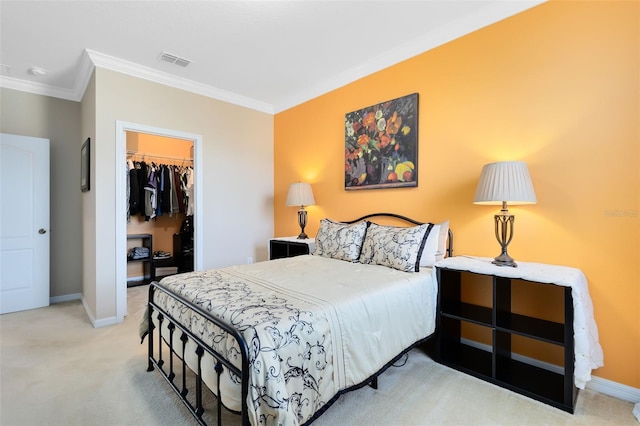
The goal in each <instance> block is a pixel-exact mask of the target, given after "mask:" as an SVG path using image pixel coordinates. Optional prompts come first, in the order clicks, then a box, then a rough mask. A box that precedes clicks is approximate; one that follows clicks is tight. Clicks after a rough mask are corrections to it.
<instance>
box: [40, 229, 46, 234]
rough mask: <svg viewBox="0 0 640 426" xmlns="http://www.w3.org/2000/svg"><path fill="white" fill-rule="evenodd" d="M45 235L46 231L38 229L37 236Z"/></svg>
mask: <svg viewBox="0 0 640 426" xmlns="http://www.w3.org/2000/svg"><path fill="white" fill-rule="evenodd" d="M46 233H47V230H46V229H44V228H40V229H38V234H46Z"/></svg>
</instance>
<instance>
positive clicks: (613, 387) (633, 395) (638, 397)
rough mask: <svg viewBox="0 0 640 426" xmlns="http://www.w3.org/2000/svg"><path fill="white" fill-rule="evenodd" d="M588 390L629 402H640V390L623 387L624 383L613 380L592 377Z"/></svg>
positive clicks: (588, 383)
mask: <svg viewBox="0 0 640 426" xmlns="http://www.w3.org/2000/svg"><path fill="white" fill-rule="evenodd" d="M587 389H591V390H593V391H596V392H599V393H602V394H605V395H609V396H612V397H614V398H618V399H621V400H623V401H628V402H634V403H635V402H640V389H638V388H634V387H633V386H627V385H623V384H622V383H618V382H614V381H612V380H607V379H603V378H602V377H597V376H592V377H591V381H590V382H587Z"/></svg>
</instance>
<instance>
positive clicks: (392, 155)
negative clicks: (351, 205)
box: [344, 93, 418, 190]
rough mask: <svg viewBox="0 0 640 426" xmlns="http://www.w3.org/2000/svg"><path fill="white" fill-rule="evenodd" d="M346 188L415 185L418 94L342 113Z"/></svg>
mask: <svg viewBox="0 0 640 426" xmlns="http://www.w3.org/2000/svg"><path fill="white" fill-rule="evenodd" d="M344 122H345V138H344V139H345V147H344V155H345V159H344V168H345V169H344V188H345V190H358V189H377V188H399V187H416V186H418V94H417V93H413V94H411V95H407V96H403V97H401V98H397V99H392V100H390V101H386V102H381V103H379V104H376V105H372V106H369V107H366V108H362V109H359V110H357V111H353V112H350V113H348V114H346V115H345V119H344Z"/></svg>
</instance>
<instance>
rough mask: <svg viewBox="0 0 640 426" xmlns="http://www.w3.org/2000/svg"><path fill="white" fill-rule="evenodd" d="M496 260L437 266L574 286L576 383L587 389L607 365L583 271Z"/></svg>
mask: <svg viewBox="0 0 640 426" xmlns="http://www.w3.org/2000/svg"><path fill="white" fill-rule="evenodd" d="M492 260H493V259H489V258H483V257H471V256H456V257H450V258H447V259H444V260H442V261H440V262H438V263H437V264H436V266H437V267H442V268H451V269H457V270H462V271H469V272H476V273H479V274H487V275H497V276H500V277H505V278H514V279H523V280H528V281H534V282H541V283H551V284H557V285H561V286H565V287H571V296H572V298H573V334H574V341H575V344H574V347H575V367H574V383H575V385H576V386H577V387H578V388H580V389H584V388H585V385H586V383H587V382H588V381H589V380H591V371H592V370H593V369H596V368H598V367H602V366H603V365H604V355H603V353H602V347H601V346H600V343H599V340H598V326H597V324H596V320H595V318H594V316H593V304H592V303H591V297H590V296H589V285H588V283H587V278H586V277H585V276H584V274H583V273H582V271H580V270H579V269H576V268H569V267H566V266H557V265H546V264H541V263H530V262H518V267H517V268H512V267H505V266H503V267H500V266H496V265H494V264H492V263H491V261H492Z"/></svg>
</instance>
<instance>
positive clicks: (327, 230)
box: [313, 219, 368, 262]
mask: <svg viewBox="0 0 640 426" xmlns="http://www.w3.org/2000/svg"><path fill="white" fill-rule="evenodd" d="M367 225H368V222H365V221H362V222H358V223H354V224H346V223H341V222H334V221H332V220H330V219H322V220H321V221H320V228H319V229H318V234H317V235H316V244H315V248H314V250H313V254H314V255H317V256H324V257H331V258H333V259H340V260H346V261H348V262H357V261H358V259H359V258H360V250H361V249H362V241H363V240H364V236H365V234H366V233H367Z"/></svg>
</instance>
